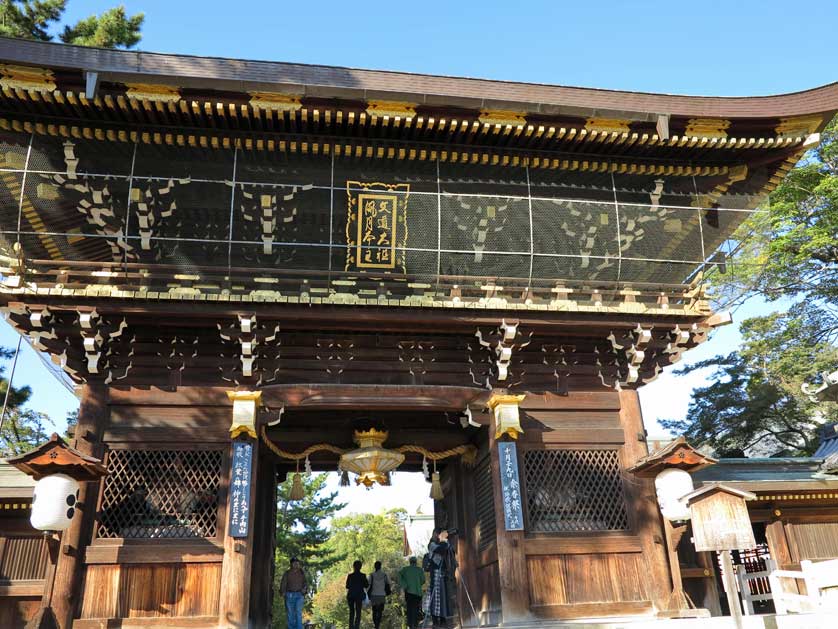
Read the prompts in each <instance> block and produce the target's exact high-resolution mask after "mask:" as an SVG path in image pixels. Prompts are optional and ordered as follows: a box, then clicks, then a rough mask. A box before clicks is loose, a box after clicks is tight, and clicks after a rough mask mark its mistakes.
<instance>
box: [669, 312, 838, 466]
mask: <svg viewBox="0 0 838 629" xmlns="http://www.w3.org/2000/svg"><path fill="white" fill-rule="evenodd" d="M825 316H828V315H826V314H825V313H824V311H823V310H822V309H820V308H819V307H817V306H814V305H807V304H806V303H805V302H804V303H801V304H798V305H796V306H794V307H793V308H791V309H790V310H789V311H788V312H785V313H774V314H772V315H769V316H766V317H756V318H753V319H748V320H746V321H744V322H743V323H742V326H741V332H742V338H743V343H742V346H741V347H740V349H739V350H738V351H736V352H732V353H730V354H727V355H721V356H716V357H714V358H711V359H709V360H705V361H701V362H698V363H695V364H693V365H691V366H689V367H686V368H684V369H682V370H680V371H678V372H677V373H679V374H687V373H692V372H695V371H698V370H701V369H707V368H713V369H714V370H715V371H714V373H713V374H712V375H711V376H710V380H711V382H710V384H708V385H707V386H705V387H701V388H697V389H695V390H694V391H693V394H692V401H691V402H690V406H689V409H688V411H687V418H686V419H685V420H683V421H673V420H669V421H666V420H664V421H661V425H663V427H664V428H667V429H669V430H672V431H673V432H675V433H678V434H683V435H684V436H685V437H686V438H687V440H688V441H690V442H691V443H693V444H696V445H704V446H708V447H710V448H712V449H713V450H714V451H715V452H716V454H718V455H720V456H743V455H745V454H747V455H751V456H759V455H761V456H771V455H781V454H782V455H789V456H794V455H806V454H811V453H812V452H813V451H814V450H815V449H816V448H817V430H818V427H819V426H820V425H821V424H822V423H824V422H828V421H838V404H835V403H832V402H815V401H813V400H811V399H810V398H809V397H808V396H807V395H805V394H804V393H803V391H802V389H801V385H802V384H803V383H804V382H810V381H812V379H813V378H815V377H816V375H817V374H818V373H821V372H823V371H825V370H827V369H834V368H835V367H836V366H838V348H836V347H835V346H834V345H832V344H831V343H830V342H828V341H825V340H823V339H822V337H821V332H822V330H823V327H824V325H825V324H826V323H825V322H824V320H823V319H824V317H825Z"/></svg>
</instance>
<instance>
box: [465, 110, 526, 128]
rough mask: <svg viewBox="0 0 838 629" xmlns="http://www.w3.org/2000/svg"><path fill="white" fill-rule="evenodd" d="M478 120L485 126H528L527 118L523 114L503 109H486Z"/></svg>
mask: <svg viewBox="0 0 838 629" xmlns="http://www.w3.org/2000/svg"><path fill="white" fill-rule="evenodd" d="M477 119H478V120H479V121H480V122H482V123H483V124H488V125H500V126H501V127H506V126H513V127H521V126H523V125H525V124H527V118H526V116H525V115H524V114H523V113H521V112H519V111H507V110H502V109H484V110H482V111H481V112H480V115H479V116H478V117H477Z"/></svg>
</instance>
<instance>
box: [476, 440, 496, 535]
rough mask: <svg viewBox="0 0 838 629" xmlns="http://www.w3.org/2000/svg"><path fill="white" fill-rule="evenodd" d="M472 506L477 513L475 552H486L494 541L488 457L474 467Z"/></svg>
mask: <svg viewBox="0 0 838 629" xmlns="http://www.w3.org/2000/svg"><path fill="white" fill-rule="evenodd" d="M474 504H475V510H476V512H477V550H480V551H482V550H486V549H487V548H488V547H489V546H490V545H491V544H492V542H493V541H494V540H495V497H494V493H493V487H492V468H491V467H490V465H489V457H488V456H487V457H485V458H484V459H483V460H482V461H480V463H478V464H477V465H476V466H475V467H474Z"/></svg>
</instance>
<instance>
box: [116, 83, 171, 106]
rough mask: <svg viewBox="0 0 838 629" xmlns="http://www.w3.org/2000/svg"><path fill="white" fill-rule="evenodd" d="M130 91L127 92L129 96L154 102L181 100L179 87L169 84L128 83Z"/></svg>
mask: <svg viewBox="0 0 838 629" xmlns="http://www.w3.org/2000/svg"><path fill="white" fill-rule="evenodd" d="M126 87H127V88H128V91H127V92H126V93H125V95H126V96H128V98H136V99H137V100H147V101H151V102H153V103H176V102H178V101H179V100H180V92H179V91H178V88H176V87H171V86H169V85H159V84H152V83H127V84H126Z"/></svg>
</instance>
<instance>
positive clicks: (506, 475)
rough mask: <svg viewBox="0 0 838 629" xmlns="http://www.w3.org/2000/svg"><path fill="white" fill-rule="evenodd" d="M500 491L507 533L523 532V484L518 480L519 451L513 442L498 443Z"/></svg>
mask: <svg viewBox="0 0 838 629" xmlns="http://www.w3.org/2000/svg"><path fill="white" fill-rule="evenodd" d="M498 457H499V458H500V489H501V497H502V498H503V521H504V527H505V528H506V530H507V531H523V530H524V515H523V511H522V508H521V483H520V482H519V480H518V451H517V450H516V448H515V444H514V443H513V442H511V441H499V442H498Z"/></svg>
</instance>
